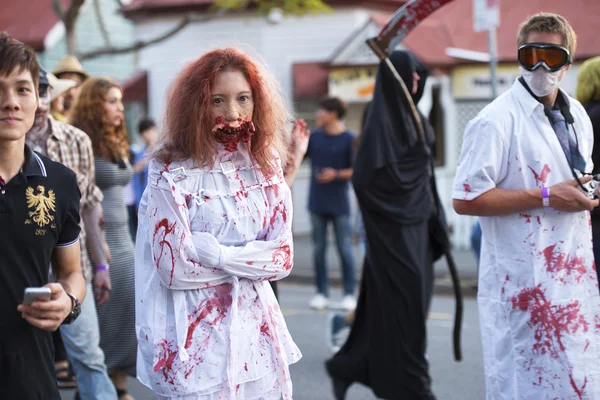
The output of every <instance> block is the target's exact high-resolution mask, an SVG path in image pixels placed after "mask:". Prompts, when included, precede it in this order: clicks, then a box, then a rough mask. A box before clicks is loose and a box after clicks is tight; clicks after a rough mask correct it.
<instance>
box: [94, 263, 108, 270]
mask: <svg viewBox="0 0 600 400" xmlns="http://www.w3.org/2000/svg"><path fill="white" fill-rule="evenodd" d="M96 271H108V265H104V264H99V265H96Z"/></svg>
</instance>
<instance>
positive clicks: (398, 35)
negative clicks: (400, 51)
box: [367, 0, 463, 361]
mask: <svg viewBox="0 0 600 400" xmlns="http://www.w3.org/2000/svg"><path fill="white" fill-rule="evenodd" d="M451 1H452V0H409V1H408V2H407V3H405V4H404V5H403V6H402V7H400V8H399V9H398V10H397V11H396V12H395V13H394V14H393V15H392V16H391V17H390V19H389V20H388V22H387V23H386V24H385V25H384V26H383V28H381V31H380V32H379V34H378V35H377V36H375V37H373V38H370V39H368V40H367V44H368V45H369V47H370V48H371V50H373V52H374V53H375V54H376V55H377V56H378V57H379V58H380V59H381V61H383V62H384V63H385V64H386V65H387V66H388V68H389V69H390V71H391V72H392V74H393V75H394V77H395V78H396V81H397V82H398V84H399V85H400V87H401V88H402V93H404V100H405V101H406V103H407V104H408V106H409V107H410V109H411V111H412V116H413V119H414V122H415V125H416V127H417V131H418V132H419V135H420V137H421V140H424V139H425V131H424V128H423V123H422V121H421V118H420V116H419V113H418V112H417V108H416V106H415V104H414V102H413V100H412V96H411V95H410V92H409V91H408V88H407V87H406V85H405V83H404V81H403V80H402V78H401V77H400V75H399V74H398V71H396V68H394V66H393V64H392V62H391V61H390V59H389V54H390V51H391V50H392V49H391V48H390V44H391V42H392V40H394V42H395V43H399V42H401V41H402V40H404V38H405V37H406V36H407V35H408V34H409V33H410V32H411V31H412V30H413V29H414V28H415V27H416V26H417V25H419V23H420V22H421V21H423V20H424V19H425V18H426V17H427V16H428V15H430V14H431V13H433V12H434V11H436V10H437V9H439V8H440V7H442V6H443V5H445V4H446V3H449V2H451ZM434 187H435V186H434ZM434 198H437V193H435V194H434ZM442 231H443V234H444V235H445V241H446V243H447V246H445V250H444V255H445V257H446V261H447V262H448V268H449V270H450V276H451V278H452V285H453V288H454V295H455V298H456V308H455V314H454V330H453V348H454V359H455V360H456V361H460V360H462V351H461V340H460V337H461V327H462V314H463V298H462V290H461V287H460V281H459V277H458V272H457V269H456V263H455V262H454V257H453V256H452V253H451V250H450V240H449V238H448V232H447V230H446V229H445V228H444V229H442Z"/></svg>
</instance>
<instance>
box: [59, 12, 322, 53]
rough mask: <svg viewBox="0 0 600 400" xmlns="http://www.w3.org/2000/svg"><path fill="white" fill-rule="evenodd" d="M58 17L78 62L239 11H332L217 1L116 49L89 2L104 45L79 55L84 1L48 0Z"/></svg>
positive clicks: (149, 42)
mask: <svg viewBox="0 0 600 400" xmlns="http://www.w3.org/2000/svg"><path fill="white" fill-rule="evenodd" d="M50 1H52V6H53V8H54V11H55V12H56V15H57V16H58V18H59V19H60V20H61V21H62V22H63V24H64V26H65V37H66V41H67V53H68V54H72V55H75V56H77V57H78V58H79V59H80V60H81V61H83V60H88V59H92V58H95V57H99V56H102V55H108V54H124V53H129V52H132V51H136V50H140V49H143V48H144V47H148V46H152V45H153V44H157V43H160V42H162V41H163V40H166V39H168V38H170V37H172V36H175V35H176V34H177V33H179V32H180V31H181V30H183V29H184V28H185V27H186V26H188V25H190V24H192V23H202V22H206V21H210V20H213V19H216V18H220V17H223V16H224V15H226V14H228V13H232V12H242V11H249V10H252V11H254V12H256V13H257V14H258V15H268V14H269V13H274V12H281V13H282V14H283V15H296V16H297V15H306V14H317V13H321V12H331V11H332V9H331V7H330V6H328V5H327V4H325V2H324V1H323V0H217V1H216V2H215V4H214V5H213V6H212V7H211V8H210V9H209V10H207V11H206V12H203V13H196V14H188V15H185V16H183V17H182V18H181V20H179V22H177V23H176V24H175V25H174V26H173V27H172V28H171V29H169V30H167V31H165V32H162V33H160V34H158V35H157V36H156V37H154V38H152V39H149V40H138V41H136V42H134V43H133V44H131V45H128V46H123V47H117V46H113V44H112V42H111V39H110V34H109V32H108V31H107V29H106V25H105V24H104V20H103V17H102V13H101V12H100V1H101V0H91V1H92V5H93V7H94V14H95V17H96V20H97V21H98V25H99V27H100V32H101V34H102V38H103V42H104V45H103V46H102V47H99V48H97V49H93V50H91V51H86V52H79V51H78V50H77V33H76V32H77V31H76V26H77V20H78V18H79V13H80V10H81V7H82V6H83V4H84V3H85V1H86V0H69V1H68V2H66V4H68V5H66V6H65V1H64V0H50ZM115 1H116V2H117V3H118V4H119V5H123V4H122V3H121V1H120V0H115Z"/></svg>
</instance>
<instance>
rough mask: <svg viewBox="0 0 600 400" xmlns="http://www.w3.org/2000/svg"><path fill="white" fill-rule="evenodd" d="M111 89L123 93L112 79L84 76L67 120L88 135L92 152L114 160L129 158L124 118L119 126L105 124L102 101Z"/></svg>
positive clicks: (106, 120) (105, 115) (106, 116)
mask: <svg viewBox="0 0 600 400" xmlns="http://www.w3.org/2000/svg"><path fill="white" fill-rule="evenodd" d="M112 88H117V89H119V90H120V91H121V93H122V92H123V89H122V88H121V86H120V85H119V84H118V83H117V81H115V80H114V79H111V78H89V79H86V80H85V82H84V83H83V84H82V85H81V86H80V87H79V92H78V94H77V100H76V101H75V104H74V105H73V109H72V111H71V116H70V118H69V123H70V124H71V125H73V126H75V127H77V128H79V129H81V130H82V131H84V132H85V133H87V134H88V136H89V137H90V139H91V140H92V147H93V149H94V155H97V156H102V157H105V158H108V159H109V160H111V161H112V162H117V161H118V160H120V159H121V160H127V159H129V142H128V140H127V129H126V127H125V120H123V121H122V122H121V124H120V125H119V126H112V125H111V124H110V123H108V115H107V113H106V110H105V109H104V104H105V102H106V96H107V95H108V91H109V90H110V89H112Z"/></svg>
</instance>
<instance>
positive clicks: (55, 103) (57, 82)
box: [48, 72, 77, 122]
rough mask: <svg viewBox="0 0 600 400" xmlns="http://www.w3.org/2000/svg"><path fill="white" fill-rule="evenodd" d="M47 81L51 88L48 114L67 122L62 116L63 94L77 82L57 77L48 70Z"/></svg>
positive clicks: (63, 110)
mask: <svg viewBox="0 0 600 400" xmlns="http://www.w3.org/2000/svg"><path fill="white" fill-rule="evenodd" d="M48 82H49V83H50V87H51V88H52V90H51V91H50V114H51V115H52V116H53V117H54V119H56V120H57V121H60V122H67V119H66V117H65V116H64V112H65V104H64V100H65V97H64V96H63V94H64V93H65V92H66V91H68V90H70V89H71V88H74V87H75V86H77V82H75V81H74V80H72V79H58V78H57V77H56V76H55V75H54V74H51V73H50V72H48Z"/></svg>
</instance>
